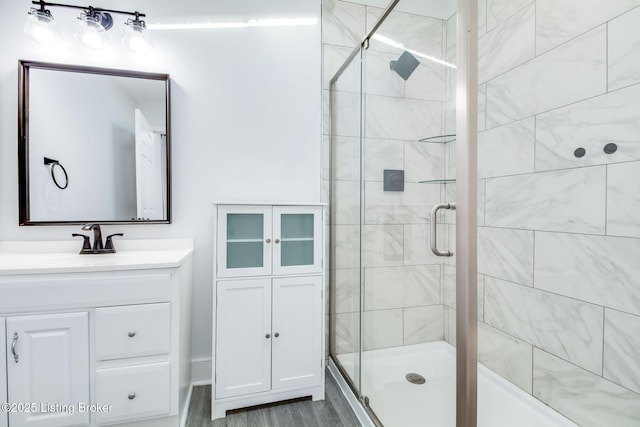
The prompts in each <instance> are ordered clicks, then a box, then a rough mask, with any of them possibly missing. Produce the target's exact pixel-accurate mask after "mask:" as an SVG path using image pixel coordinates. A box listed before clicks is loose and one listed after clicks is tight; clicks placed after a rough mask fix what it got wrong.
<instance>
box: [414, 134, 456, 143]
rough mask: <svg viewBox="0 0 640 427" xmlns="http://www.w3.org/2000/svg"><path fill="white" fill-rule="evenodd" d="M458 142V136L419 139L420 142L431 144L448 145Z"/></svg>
mask: <svg viewBox="0 0 640 427" xmlns="http://www.w3.org/2000/svg"><path fill="white" fill-rule="evenodd" d="M455 140H456V135H455V134H453V135H438V136H430V137H428V138H422V139H419V140H418V142H427V143H431V144H446V143H447V142H453V141H455Z"/></svg>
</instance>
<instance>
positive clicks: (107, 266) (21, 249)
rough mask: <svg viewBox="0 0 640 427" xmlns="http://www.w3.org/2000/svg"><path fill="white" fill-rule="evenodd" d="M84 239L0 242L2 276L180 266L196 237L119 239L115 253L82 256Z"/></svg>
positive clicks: (0, 270) (0, 274)
mask: <svg viewBox="0 0 640 427" xmlns="http://www.w3.org/2000/svg"><path fill="white" fill-rule="evenodd" d="M80 243H81V242H79V241H78V240H73V241H21V242H0V276H6V275H12V274H42V273H78V272H91V271H115V270H137V269H150V268H171V267H179V266H180V265H182V263H183V262H184V261H185V260H186V259H187V258H188V257H189V255H191V253H192V252H193V239H157V240H124V239H123V240H117V241H115V242H114V243H115V245H116V250H117V251H118V252H117V253H115V254H86V255H80V254H79V253H78V252H79V251H80V247H81V244H80Z"/></svg>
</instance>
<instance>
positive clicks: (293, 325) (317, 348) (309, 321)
mask: <svg viewBox="0 0 640 427" xmlns="http://www.w3.org/2000/svg"><path fill="white" fill-rule="evenodd" d="M272 310H273V311H272V313H273V335H274V338H273V355H272V358H273V379H272V388H273V389H274V390H277V389H283V388H288V387H296V386H302V385H312V384H318V383H320V382H321V373H322V366H321V365H322V354H321V352H322V350H321V348H322V347H321V345H322V336H321V334H322V332H321V331H322V321H323V319H322V278H321V276H311V277H291V278H281V279H273V308H272ZM276 335H277V336H276Z"/></svg>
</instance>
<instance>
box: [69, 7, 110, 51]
mask: <svg viewBox="0 0 640 427" xmlns="http://www.w3.org/2000/svg"><path fill="white" fill-rule="evenodd" d="M78 19H79V20H80V28H79V29H78V31H77V32H76V33H75V38H76V40H77V41H79V42H80V43H82V44H83V45H85V46H86V47H88V48H89V49H95V50H100V49H104V48H105V47H107V32H106V30H105V29H104V27H103V26H102V25H101V24H100V22H98V19H97V18H96V17H94V16H91V15H87V14H84V13H83V14H82V15H80V17H79V18H78Z"/></svg>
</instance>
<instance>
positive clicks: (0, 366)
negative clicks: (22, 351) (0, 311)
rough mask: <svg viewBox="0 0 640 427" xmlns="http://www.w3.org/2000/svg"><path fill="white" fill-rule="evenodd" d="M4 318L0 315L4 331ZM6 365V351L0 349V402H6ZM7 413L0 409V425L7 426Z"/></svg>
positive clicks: (1, 327)
mask: <svg viewBox="0 0 640 427" xmlns="http://www.w3.org/2000/svg"><path fill="white" fill-rule="evenodd" d="M4 325H5V320H4V318H2V317H0V331H2V333H4V331H5V328H4ZM5 366H7V358H6V353H5V352H4V351H0V404H2V403H7V371H6V370H5ZM8 417H9V415H8V414H7V413H6V412H3V411H0V427H7V426H8V422H9V418H8Z"/></svg>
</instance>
